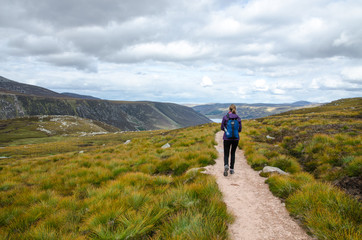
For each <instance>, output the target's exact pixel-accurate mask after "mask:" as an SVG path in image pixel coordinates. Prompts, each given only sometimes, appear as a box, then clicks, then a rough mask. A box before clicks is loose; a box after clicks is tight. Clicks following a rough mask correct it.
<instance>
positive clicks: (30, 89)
mask: <svg viewBox="0 0 362 240" xmlns="http://www.w3.org/2000/svg"><path fill="white" fill-rule="evenodd" d="M0 92H8V93H15V94H18V93H20V94H26V95H34V96H44V97H57V98H64V97H66V96H63V95H62V94H59V93H57V92H53V91H51V90H49V89H46V88H42V87H38V86H34V85H30V84H24V83H18V82H15V81H13V80H10V79H7V78H4V77H2V76H0Z"/></svg>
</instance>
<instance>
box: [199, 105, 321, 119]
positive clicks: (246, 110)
mask: <svg viewBox="0 0 362 240" xmlns="http://www.w3.org/2000/svg"><path fill="white" fill-rule="evenodd" d="M230 104H231V103H214V104H205V105H197V106H194V107H192V108H193V109H194V110H195V111H196V112H199V113H201V114H203V115H205V116H206V117H208V118H210V119H221V118H222V117H223V116H224V115H225V114H226V113H227V112H228V108H229V106H230ZM234 104H235V105H236V109H237V113H238V115H239V116H240V117H241V118H242V119H255V118H261V117H266V116H270V115H274V114H278V113H282V112H287V111H290V110H295V109H299V108H302V107H312V106H318V105H320V104H316V103H310V102H307V101H299V102H294V103H281V104H271V103H253V104H248V103H234Z"/></svg>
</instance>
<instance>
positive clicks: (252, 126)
mask: <svg viewBox="0 0 362 240" xmlns="http://www.w3.org/2000/svg"><path fill="white" fill-rule="evenodd" d="M361 110H362V99H361V98H356V99H344V100H340V101H336V102H332V103H331V104H327V105H326V106H322V107H317V108H310V109H301V110H296V111H291V112H286V113H282V114H279V115H275V116H270V117H267V118H262V119H257V120H249V121H244V122H243V128H244V129H245V131H243V132H242V141H240V143H239V146H240V147H241V148H242V149H243V150H244V153H245V155H246V158H247V160H248V163H249V164H250V165H251V166H252V167H253V168H254V169H256V170H260V169H262V168H263V167H264V166H265V165H269V166H276V167H279V168H281V169H282V170H284V171H287V172H289V173H291V175H289V176H280V175H274V174H273V175H271V176H270V177H269V178H268V179H267V180H266V182H267V183H268V184H269V188H270V190H271V191H272V192H273V194H275V195H276V196H278V197H280V198H282V199H284V200H285V202H286V206H287V209H288V210H289V211H290V213H291V214H292V215H293V216H295V217H297V218H299V219H300V220H301V221H302V223H303V224H304V225H305V226H306V227H307V229H309V230H310V232H311V233H313V234H314V235H315V236H317V237H318V239H362V227H361V226H362V221H361V216H362V205H361V202H360V201H359V200H357V199H358V197H360V195H357V198H354V197H353V196H350V195H348V194H347V193H346V192H345V191H343V190H341V189H340V188H338V187H336V186H334V185H332V183H334V184H337V185H339V186H341V187H343V188H344V189H345V190H347V191H348V189H349V188H353V187H354V188H356V187H357V188H360V187H361V186H353V185H340V184H339V182H340V181H342V180H345V179H348V178H351V179H352V178H360V177H361V176H362V160H361V159H362V158H361V155H362V152H361V151H362V150H361V149H362V146H361V140H362V139H361V137H362V135H361V129H362V121H361V114H360V113H361ZM267 136H268V137H267ZM357 192H358V191H357ZM360 194H361V193H360Z"/></svg>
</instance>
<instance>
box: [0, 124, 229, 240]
mask: <svg viewBox="0 0 362 240" xmlns="http://www.w3.org/2000/svg"><path fill="white" fill-rule="evenodd" d="M216 129H217V127H216V126H215V125H203V126H198V127H190V128H185V129H178V130H172V131H164V130H159V131H149V132H128V133H111V134H105V135H97V136H83V137H74V136H68V137H64V138H63V139H59V140H58V141H55V142H48V143H38V144H31V145H18V146H7V147H4V148H0V156H7V157H9V158H5V159H1V161H0V238H1V239H227V237H228V236H227V225H228V224H229V223H230V222H231V221H232V217H231V216H230V215H229V214H228V213H227V211H226V206H225V204H224V203H223V202H222V196H221V193H220V192H219V190H218V187H217V184H216V182H215V179H214V178H213V177H211V176H209V175H205V174H202V173H200V170H199V169H198V167H202V166H206V165H209V164H212V163H213V162H214V159H215V158H216V156H217V152H216V150H215V148H214V144H215V141H214V136H215V131H217V130H216ZM127 140H130V142H128V144H125V142H126V141H127ZM166 143H169V144H170V146H171V147H169V148H162V146H163V145H164V144H166Z"/></svg>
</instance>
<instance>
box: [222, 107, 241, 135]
mask: <svg viewBox="0 0 362 240" xmlns="http://www.w3.org/2000/svg"><path fill="white" fill-rule="evenodd" d="M226 116H227V119H228V122H227V124H226V128H224V130H225V135H226V138H227V139H238V138H239V122H238V119H237V118H230V116H229V113H228V114H227V115H226Z"/></svg>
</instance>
